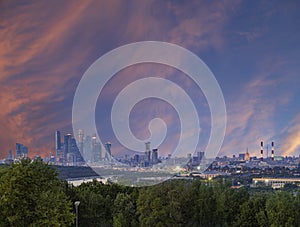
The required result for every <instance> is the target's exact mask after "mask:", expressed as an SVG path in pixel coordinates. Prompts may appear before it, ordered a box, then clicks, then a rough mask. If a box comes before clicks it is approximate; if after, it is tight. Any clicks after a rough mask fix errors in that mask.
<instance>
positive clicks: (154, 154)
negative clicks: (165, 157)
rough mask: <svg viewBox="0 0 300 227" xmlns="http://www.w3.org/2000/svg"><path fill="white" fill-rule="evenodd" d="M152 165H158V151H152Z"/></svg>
mask: <svg viewBox="0 0 300 227" xmlns="http://www.w3.org/2000/svg"><path fill="white" fill-rule="evenodd" d="M151 161H152V164H156V163H158V149H153V150H152V160H151Z"/></svg>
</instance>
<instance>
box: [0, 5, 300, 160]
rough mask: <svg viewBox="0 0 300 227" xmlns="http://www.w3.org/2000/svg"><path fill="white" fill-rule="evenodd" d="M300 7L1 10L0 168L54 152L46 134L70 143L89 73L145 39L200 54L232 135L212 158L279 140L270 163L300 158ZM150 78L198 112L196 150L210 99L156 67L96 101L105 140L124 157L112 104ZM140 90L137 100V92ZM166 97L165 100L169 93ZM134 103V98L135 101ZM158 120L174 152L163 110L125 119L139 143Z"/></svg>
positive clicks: (126, 75) (131, 74)
mask: <svg viewBox="0 0 300 227" xmlns="http://www.w3.org/2000/svg"><path fill="white" fill-rule="evenodd" d="M299 4H300V3H299V2H297V1H285V2H276V1H268V2H258V1H257V2H256V1H254V2H252V1H251V2H247V1H230V2H223V1H212V2H207V1H189V2H177V1H164V2H161V1H151V2H142V3H141V2H139V1H130V2H122V1H112V2H105V3H103V2H97V1H84V2H79V1H78V2H77V1H74V2H67V3H66V2H64V3H61V2H60V1H53V2H52V1H51V2H40V1H30V2H29V1H28V2H24V3H20V2H17V1H4V2H1V3H0V19H1V20H0V72H1V73H0V90H1V95H0V107H1V110H0V116H1V118H0V124H1V129H0V145H1V147H0V158H5V157H6V156H7V153H8V151H9V150H10V149H12V148H14V147H15V143H16V142H18V143H20V144H24V145H26V147H28V150H29V151H30V152H29V156H31V157H33V156H35V155H40V156H45V155H46V154H49V153H50V152H54V151H55V145H54V144H53V132H54V131H55V130H57V129H58V128H60V129H61V131H63V132H71V133H72V103H73V98H74V93H75V90H76V87H77V85H78V83H79V81H80V79H81V77H82V75H83V74H84V72H85V71H86V70H87V69H88V68H89V66H90V65H91V64H92V63H93V62H94V61H95V60H97V59H98V58H99V57H101V56H102V55H104V54H105V53H107V52H108V51H110V50H112V49H115V48H117V47H119V46H122V45H125V44H129V43H133V42H137V41H144V40H156V41H164V42H170V43H173V44H177V45H179V46H182V47H184V48H187V49H188V50H190V51H192V52H193V53H195V54H196V55H197V56H199V57H200V58H201V59H202V60H203V61H204V62H205V63H206V64H207V65H208V67H209V68H210V69H211V71H212V72H213V73H214V75H215V77H216V79H217V81H218V83H219V85H220V87H221V89H222V92H223V95H224V99H225V103H226V108H227V130H226V135H225V139H224V143H223V146H222V148H221V150H220V152H219V153H218V156H223V155H227V156H232V154H239V153H242V152H245V151H246V149H247V148H248V149H249V152H250V153H251V154H253V153H254V152H257V153H256V156H257V157H259V154H260V153H259V152H260V149H259V143H260V141H264V143H265V144H269V146H270V144H271V142H272V141H275V146H276V154H277V155H282V156H286V155H287V156H299V154H300V102H299V101H298V97H299V95H300V88H299V86H300V85H299V84H300V77H299V72H300V69H299V64H298V59H299V55H300V45H299V44H298V40H299V39H300V31H299V29H298V27H299V25H300V24H299V23H300V15H299V14H298V12H297V9H298V8H299V6H300V5H299ZM147 76H153V77H161V78H166V79H169V80H171V81H173V82H175V83H177V84H178V85H180V86H181V87H182V88H183V89H184V90H185V91H186V92H187V93H188V95H189V96H190V97H191V99H192V100H193V102H194V103H195V105H196V107H197V111H198V115H199V121H200V126H199V128H200V129H201V132H200V138H199V144H198V146H197V150H196V152H199V151H204V150H205V148H206V145H207V143H208V139H209V133H210V120H211V119H210V109H209V104H208V103H207V101H206V99H205V96H204V95H203V93H202V92H201V91H199V89H198V87H197V86H196V85H195V84H194V83H193V81H191V80H190V79H188V78H187V77H186V76H185V75H184V74H183V73H182V72H179V71H178V70H175V69H173V68H170V67H167V66H162V65H157V64H141V65H137V66H131V67H128V68H126V69H123V70H121V71H120V72H118V73H116V75H115V76H114V77H113V78H112V79H111V80H110V81H108V83H107V85H106V86H105V88H104V89H103V91H102V93H101V94H100V96H99V99H98V103H97V108H96V117H95V118H96V123H97V129H98V132H97V133H98V134H99V136H100V137H101V141H111V143H112V144H113V146H114V151H115V152H117V153H118V152H120V151H122V150H124V147H123V146H122V145H121V144H120V143H119V142H118V141H117V138H116V137H115V136H114V132H113V129H112V127H111V125H110V111H111V107H112V105H113V102H114V99H115V98H116V96H117V94H118V93H119V92H120V91H121V90H122V89H123V88H124V87H125V86H127V85H128V84H129V83H131V82H132V81H134V80H136V79H140V78H144V77H147ZM139 92H140V91H139ZM170 92H172V91H170ZM135 95H136V96H138V95H139V94H138V93H136V94H135ZM156 117H161V118H162V119H163V120H164V121H165V122H166V124H167V126H168V133H167V137H166V139H165V140H164V141H163V144H162V145H161V146H160V147H159V149H160V151H161V152H162V154H163V155H166V154H167V153H170V152H172V150H173V149H174V146H175V145H176V143H177V142H178V138H179V135H180V121H179V120H180V119H178V115H177V113H176V112H175V111H174V109H173V108H172V107H171V106H170V105H168V104H166V103H165V102H164V101H162V100H157V99H147V100H144V101H142V102H140V103H138V104H137V105H135V107H134V109H133V110H132V112H131V115H130V119H129V122H130V126H131V129H132V131H133V133H134V135H135V136H136V137H138V138H140V139H147V138H148V137H149V131H148V123H149V122H150V121H151V119H153V118H156Z"/></svg>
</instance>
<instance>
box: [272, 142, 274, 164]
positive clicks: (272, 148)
mask: <svg viewBox="0 0 300 227" xmlns="http://www.w3.org/2000/svg"><path fill="white" fill-rule="evenodd" d="M271 157H272V161H274V142H272V155H271Z"/></svg>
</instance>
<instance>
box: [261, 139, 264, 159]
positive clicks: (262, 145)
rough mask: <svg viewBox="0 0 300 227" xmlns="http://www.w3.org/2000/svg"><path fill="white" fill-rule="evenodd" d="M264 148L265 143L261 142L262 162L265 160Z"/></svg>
mask: <svg viewBox="0 0 300 227" xmlns="http://www.w3.org/2000/svg"><path fill="white" fill-rule="evenodd" d="M263 147H264V142H263V141H261V142H260V160H261V161H263V159H264V149H263Z"/></svg>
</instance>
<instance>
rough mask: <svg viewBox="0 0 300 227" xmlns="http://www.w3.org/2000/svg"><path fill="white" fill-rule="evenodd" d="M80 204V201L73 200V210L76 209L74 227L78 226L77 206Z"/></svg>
mask: <svg viewBox="0 0 300 227" xmlns="http://www.w3.org/2000/svg"><path fill="white" fill-rule="evenodd" d="M79 204H80V201H75V202H74V205H75V210H76V227H78V206H79Z"/></svg>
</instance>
